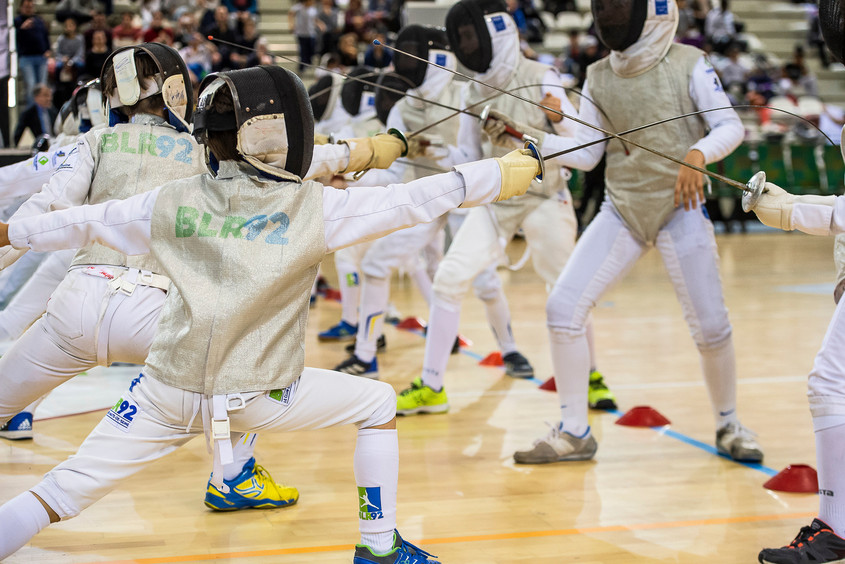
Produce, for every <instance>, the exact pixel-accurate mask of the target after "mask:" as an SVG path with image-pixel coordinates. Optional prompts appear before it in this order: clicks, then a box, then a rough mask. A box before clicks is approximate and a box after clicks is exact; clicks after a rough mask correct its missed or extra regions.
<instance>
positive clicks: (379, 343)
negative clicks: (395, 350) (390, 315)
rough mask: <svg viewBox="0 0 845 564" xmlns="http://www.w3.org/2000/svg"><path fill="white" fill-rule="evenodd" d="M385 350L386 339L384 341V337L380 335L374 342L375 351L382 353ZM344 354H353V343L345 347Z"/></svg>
mask: <svg viewBox="0 0 845 564" xmlns="http://www.w3.org/2000/svg"><path fill="white" fill-rule="evenodd" d="M386 348H387V339H385V338H384V335H382V336H381V337H379V338H378V339H377V340H376V350H377V351H378V352H382V351H383V350H384V349H386ZM346 352H348V353H349V354H354V353H355V343H352V344H349V345H346Z"/></svg>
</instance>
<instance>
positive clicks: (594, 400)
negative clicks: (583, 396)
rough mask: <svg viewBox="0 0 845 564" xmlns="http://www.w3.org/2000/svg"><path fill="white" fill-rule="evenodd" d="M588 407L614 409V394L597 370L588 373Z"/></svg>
mask: <svg viewBox="0 0 845 564" xmlns="http://www.w3.org/2000/svg"><path fill="white" fill-rule="evenodd" d="M587 401H588V403H589V404H590V409H616V396H614V395H613V392H611V391H610V389H608V387H607V384H605V383H604V376H602V375H601V372H599V371H598V370H593V371H592V372H591V373H590V389H589V391H588V392H587Z"/></svg>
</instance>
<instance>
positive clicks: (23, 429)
mask: <svg viewBox="0 0 845 564" xmlns="http://www.w3.org/2000/svg"><path fill="white" fill-rule="evenodd" d="M0 437H2V438H4V439H9V440H10V441H21V440H24V439H31V438H32V414H31V413H29V412H28V411H21V412H20V413H18V414H17V415H15V416H14V417H12V418H11V419H9V421H7V422H6V424H5V425H3V426H2V427H0Z"/></svg>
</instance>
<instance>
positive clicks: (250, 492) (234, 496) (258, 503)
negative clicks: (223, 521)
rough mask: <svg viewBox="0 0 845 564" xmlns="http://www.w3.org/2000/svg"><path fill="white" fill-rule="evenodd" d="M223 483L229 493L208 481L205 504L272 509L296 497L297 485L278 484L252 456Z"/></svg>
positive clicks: (218, 507) (229, 508)
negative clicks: (238, 471)
mask: <svg viewBox="0 0 845 564" xmlns="http://www.w3.org/2000/svg"><path fill="white" fill-rule="evenodd" d="M223 483H224V484H226V485H227V486H229V493H223V492H222V491H220V490H218V489H217V488H216V487H215V486H214V484H212V483H211V480H209V481H208V487H207V488H206V492H205V505H206V506H207V507H210V508H211V509H214V510H215V511H235V510H238V509H273V508H275V507H285V506H287V505H293V504H295V503H296V502H297V500H298V499H299V491H298V490H297V489H296V488H290V487H288V486H283V485H282V484H277V483H276V481H275V480H273V478H272V476H270V474H269V472H267V470H265V469H264V467H263V466H261V465H259V464H256V463H255V458H250V459H249V461H247V463H246V464H244V468H243V470H242V471H241V473H240V474H238V475H237V476H236V477H234V478H232V479H231V480H223Z"/></svg>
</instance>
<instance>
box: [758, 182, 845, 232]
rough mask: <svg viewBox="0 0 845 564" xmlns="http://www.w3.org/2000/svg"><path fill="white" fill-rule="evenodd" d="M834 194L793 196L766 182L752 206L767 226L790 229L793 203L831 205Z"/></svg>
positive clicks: (834, 198) (792, 225)
mask: <svg viewBox="0 0 845 564" xmlns="http://www.w3.org/2000/svg"><path fill="white" fill-rule="evenodd" d="M835 202H836V196H810V195H806V196H795V195H793V194H790V193H789V192H787V191H786V190H784V189H783V188H781V187H780V186H777V185H776V184H772V183H771V182H766V188H765V190H764V192H763V193H762V194H761V195H760V199H759V200H757V205H755V206H754V208H753V210H754V213H756V214H757V217H758V218H759V219H760V221H761V222H762V223H763V224H765V225H768V226H769V227H775V228H777V229H783V230H785V231H792V230H793V229H795V225H794V223H793V221H792V208H793V206H794V205H795V204H807V205H814V206H830V207H833V205H834V203H835Z"/></svg>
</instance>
